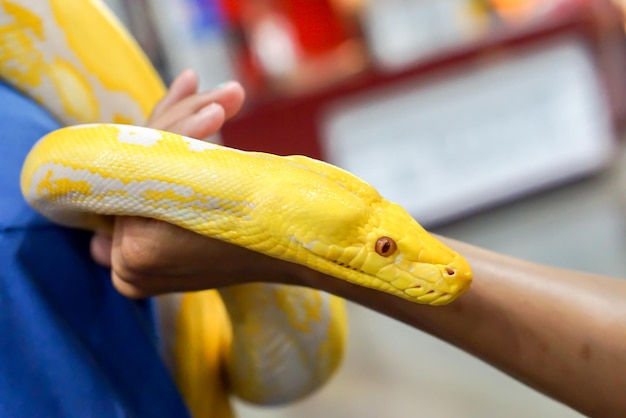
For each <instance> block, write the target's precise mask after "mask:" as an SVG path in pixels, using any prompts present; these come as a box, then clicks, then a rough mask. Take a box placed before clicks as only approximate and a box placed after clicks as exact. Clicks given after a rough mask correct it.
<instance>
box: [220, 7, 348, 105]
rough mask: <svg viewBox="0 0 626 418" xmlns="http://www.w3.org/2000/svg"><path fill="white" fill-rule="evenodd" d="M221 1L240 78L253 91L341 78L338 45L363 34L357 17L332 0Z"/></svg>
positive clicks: (291, 88)
mask: <svg viewBox="0 0 626 418" xmlns="http://www.w3.org/2000/svg"><path fill="white" fill-rule="evenodd" d="M221 3H222V8H223V10H224V12H225V16H226V18H227V21H228V22H229V26H230V32H231V47H232V49H233V51H234V55H235V59H234V63H235V66H236V67H237V68H238V73H239V74H238V78H239V79H240V81H241V82H242V83H243V84H244V85H245V87H246V88H247V90H248V92H249V95H250V96H253V97H254V96H260V95H268V94H272V93H274V92H276V91H281V93H290V92H292V91H300V90H303V89H304V90H306V89H310V88H312V87H313V88H314V87H315V86H316V85H323V84H325V83H326V79H332V80H333V81H334V79H336V78H341V74H342V72H343V71H344V70H343V69H342V68H341V60H338V59H336V58H335V56H336V55H337V51H338V50H340V49H341V48H342V47H343V46H344V45H345V44H347V43H349V42H350V41H351V40H353V39H354V38H355V37H358V36H359V34H358V30H355V28H356V25H355V24H354V19H351V18H350V17H348V16H345V15H344V13H342V12H341V11H340V10H338V9H337V8H336V7H335V6H334V5H333V2H332V1H330V0H316V1H310V0H245V1H235V0H221ZM335 67H336V68H335ZM311 73H312V74H314V75H313V76H310V74H311ZM337 74H338V75H339V77H337Z"/></svg>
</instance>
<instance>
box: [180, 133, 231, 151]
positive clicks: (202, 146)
mask: <svg viewBox="0 0 626 418" xmlns="http://www.w3.org/2000/svg"><path fill="white" fill-rule="evenodd" d="M182 139H183V141H185V143H187V146H188V147H189V151H195V152H202V151H209V150H214V149H221V147H220V146H219V145H215V144H212V143H210V142H205V141H201V140H199V139H193V138H188V137H186V136H184V137H182Z"/></svg>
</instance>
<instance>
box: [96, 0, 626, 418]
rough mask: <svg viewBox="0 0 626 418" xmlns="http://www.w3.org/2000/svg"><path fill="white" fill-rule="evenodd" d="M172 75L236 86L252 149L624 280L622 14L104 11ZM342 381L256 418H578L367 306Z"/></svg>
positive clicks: (530, 4)
mask: <svg viewBox="0 0 626 418" xmlns="http://www.w3.org/2000/svg"><path fill="white" fill-rule="evenodd" d="M108 3H109V4H110V5H111V6H112V7H113V9H114V10H115V11H116V12H117V14H118V15H119V16H120V17H122V20H123V21H124V22H125V23H126V24H127V25H128V26H129V27H130V29H131V30H132V32H133V33H134V34H135V36H136V37H137V39H138V40H139V42H140V43H141V44H142V46H143V47H144V49H145V50H146V51H147V53H148V54H149V56H150V58H151V59H152V61H153V62H154V63H155V64H156V66H157V67H158V68H159V70H160V71H161V73H162V75H163V77H164V78H165V79H166V80H171V79H172V77H173V76H174V75H175V74H177V73H178V72H179V71H180V70H182V69H184V68H188V67H191V68H194V69H195V70H196V71H198V72H199V74H200V77H201V83H202V86H203V87H204V88H210V87H211V86H214V85H216V84H218V83H220V82H223V81H225V80H228V79H237V80H239V81H241V82H242V84H244V86H245V87H246V89H247V91H248V101H247V105H246V107H245V109H244V110H243V112H242V114H241V115H240V116H239V117H237V118H236V119H235V120H233V121H232V122H230V123H229V124H228V125H227V126H226V128H225V129H224V131H223V132H222V133H221V135H220V137H219V138H217V139H219V140H221V141H222V142H223V143H225V144H227V145H231V146H235V147H239V148H243V149H254V150H263V151H270V152H274V153H278V154H293V153H298V154H306V155H310V156H312V157H316V158H322V159H324V160H327V161H330V162H332V163H334V164H337V165H339V166H341V167H344V168H346V169H348V170H350V171H352V172H354V173H355V174H357V175H359V176H361V177H362V178H364V179H366V180H368V181H369V182H371V183H372V184H373V185H374V186H376V187H377V188H378V189H379V190H380V191H381V192H382V194H383V195H385V196H386V197H388V198H390V199H391V200H395V201H397V202H399V203H401V204H403V205H404V206H405V207H406V208H407V209H408V210H409V211H410V212H411V213H412V214H413V215H414V216H415V217H416V218H417V219H418V220H420V222H422V223H423V224H424V225H425V226H426V227H427V228H429V229H431V230H433V231H434V232H437V233H439V234H443V235H447V236H450V237H453V238H456V239H460V240H463V241H467V242H470V243H473V244H476V245H479V246H483V247H486V248H489V249H492V250H495V251H498V252H501V253H506V254H510V255H513V256H517V257H521V258H524V259H528V260H533V261H537V262H541V263H547V264H551V265H555V266H560V267H566V268H571V269H577V270H584V271H588V272H594V273H600V274H607V275H611V276H617V277H626V258H625V255H626V227H625V224H624V220H625V219H626V209H625V206H624V199H623V196H624V191H625V190H626V177H625V176H624V174H623V173H624V167H625V166H626V158H624V156H625V154H624V144H623V141H622V136H623V133H624V129H623V128H624V121H625V120H626V118H625V117H626V96H625V92H626V58H625V57H626V55H625V54H626V42H625V39H624V19H623V15H622V3H626V2H623V1H610V0H541V1H540V0H315V1H312V0H241V1H236V0H132V1H131V0H126V1H124V0H109V1H108ZM349 310H350V319H351V329H350V339H349V350H348V355H347V358H346V361H345V365H344V367H343V368H342V369H341V371H340V373H339V374H338V376H337V377H336V378H335V379H334V380H333V381H332V382H331V383H330V384H329V385H328V386H326V387H325V388H324V389H323V390H321V391H320V392H318V393H316V394H314V395H313V396H311V397H309V398H308V399H306V400H304V401H302V402H299V403H297V404H294V405H291V406H289V407H286V408H272V409H258V408H255V407H250V406H248V405H242V404H238V405H237V408H238V411H239V412H240V414H241V417H244V418H255V417H284V418H286V417H299V418H302V417H352V416H355V417H365V418H367V417H372V418H374V417H387V418H395V417H397V418H400V417H413V416H421V417H430V418H470V417H473V418H475V417H494V418H495V417H550V418H554V417H578V416H580V415H579V414H577V413H575V412H573V411H572V410H570V409H568V408H566V407H564V406H562V405H560V404H558V403H556V402H554V401H552V400H550V399H547V398H545V397H543V396H542V395H539V394H538V393H536V392H534V391H532V390H530V389H528V388H527V387H525V386H524V385H522V384H520V383H518V382H516V381H513V380H512V379H509V378H508V377H506V376H505V375H504V374H502V373H500V372H498V371H496V370H494V369H493V368H491V367H489V366H487V365H485V364H483V363H481V362H480V361H478V360H476V359H474V358H472V357H471V356H469V355H466V354H465V353H463V352H460V351H459V350H456V349H455V348H453V347H451V346H449V345H447V344H444V343H442V342H440V341H437V340H435V339H433V338H430V337H429V336H427V335H425V334H423V333H420V332H418V331H415V330H413V329H410V328H408V327H406V326H404V325H402V324H400V323H398V322H395V321H393V320H390V319H388V318H385V317H382V316H381V315H378V314H376V313H373V312H370V311H368V310H366V309H364V308H362V307H359V306H356V305H352V304H350V305H349Z"/></svg>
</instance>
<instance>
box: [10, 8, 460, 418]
mask: <svg viewBox="0 0 626 418" xmlns="http://www.w3.org/2000/svg"><path fill="white" fill-rule="evenodd" d="M0 78H2V79H4V80H6V81H8V82H9V83H11V84H13V85H14V86H15V87H16V88H18V89H20V90H21V91H23V92H25V93H26V94H28V95H30V96H31V97H32V98H34V99H35V100H37V101H38V102H40V103H41V104H42V105H44V106H45V107H46V108H47V109H49V110H50V111H51V112H52V113H53V114H54V115H55V116H56V117H57V118H58V119H59V121H61V122H62V123H63V124H65V125H68V127H66V128H63V129H60V130H58V131H55V132H52V133H50V134H49V135H47V136H46V137H45V138H43V139H42V140H41V141H39V142H38V143H37V144H36V146H35V147H34V148H33V150H32V151H31V153H30V154H29V156H28V158H27V160H26V161H25V163H24V167H23V172H22V190H23V194H24V196H25V198H26V200H27V201H28V202H29V203H30V204H31V205H32V206H33V207H34V208H35V209H36V210H38V211H39V212H41V213H42V214H43V215H44V216H46V217H48V218H49V219H51V220H52V221H54V222H57V223H60V224H64V225H68V226H71V227H79V228H88V229H94V228H95V227H96V226H97V225H98V224H99V223H101V222H102V217H103V216H105V215H115V216H143V217H149V218H154V219H159V220H163V221H166V222H170V223H173V224H175V225H178V226H181V227H183V228H186V229H189V230H191V231H194V232H196V233H198V234H201V235H204V236H207V237H210V238H215V239H219V240H223V241H226V242H230V243H232V244H236V245H239V246H242V247H245V248H248V249H251V250H254V251H258V252H261V253H263V254H266V255H269V256H272V257H276V258H279V259H283V260H287V261H289V262H294V263H299V264H302V265H305V266H308V267H310V268H312V269H314V270H317V271H320V272H323V273H326V274H328V275H330V276H334V277H335V278H337V279H342V280H347V281H349V282H351V283H354V284H358V285H361V286H366V287H369V288H372V289H377V290H380V291H383V292H388V293H391V294H394V295H396V296H399V297H401V298H404V299H408V300H411V301H414V302H416V303H425V304H432V305H441V304H446V303H450V302H452V301H453V300H454V299H456V298H457V297H458V296H459V295H461V294H462V293H463V292H464V291H465V290H466V289H467V288H468V287H469V284H470V282H471V279H472V275H471V269H470V267H469V265H468V264H467V262H466V261H465V260H464V259H463V257H461V256H460V255H459V254H457V253H456V252H454V251H453V250H451V249H449V248H447V247H446V246H444V245H443V244H442V243H441V242H439V241H438V240H437V239H435V238H434V237H433V236H431V235H430V234H428V233H427V232H426V231H425V230H424V229H423V228H422V227H421V226H420V225H419V224H418V223H417V222H416V221H415V220H413V219H412V217H411V216H410V215H409V214H408V213H407V212H406V211H404V210H403V209H402V208H401V207H400V206H398V205H396V204H394V203H391V202H388V201H387V200H385V199H384V198H382V197H381V196H380V195H379V194H378V193H377V192H376V191H375V190H374V189H373V188H372V187H371V186H369V185H368V184H366V183H364V182H363V181H361V180H360V179H358V178H356V177H354V176H352V175H351V174H349V173H347V172H345V171H343V170H340V169H338V168H336V167H333V166H331V165H328V164H325V163H322V162H319V161H315V160H312V159H309V158H306V157H301V156H291V157H278V156H274V155H270V154H264V153H250V152H243V151H239V150H234V149H229V148H225V147H221V146H218V145H214V144H209V143H206V142H202V141H199V140H195V139H191V138H185V137H182V136H179V135H175V134H172V133H167V132H161V131H155V130H151V129H147V128H140V127H138V126H135V125H142V124H143V123H144V122H145V120H146V118H147V115H148V114H149V112H150V111H151V109H152V108H153V106H154V105H155V104H156V103H157V101H158V100H159V99H160V98H161V97H162V96H163V94H164V92H165V89H164V87H163V84H162V82H161V81H160V79H159V77H158V76H157V74H156V72H155V71H154V69H153V68H152V66H151V65H150V63H149V62H148V60H147V59H146V58H145V56H144V55H143V53H142V52H141V51H140V49H139V48H138V46H137V45H136V44H135V42H134V40H133V39H132V38H131V37H130V36H129V35H128V34H127V33H126V32H125V31H124V29H123V28H122V27H121V26H120V24H119V23H118V22H117V21H116V20H115V18H114V17H113V16H112V15H111V14H110V12H108V10H107V9H106V8H105V7H104V6H103V5H102V4H100V3H99V1H97V0H39V1H37V0H24V1H18V0H15V1H7V0H0ZM87 123H91V125H78V126H76V125H77V124H87ZM93 123H97V124H93ZM259 279H262V278H259ZM180 303H181V304H180V309H179V310H178V311H177V313H176V315H177V316H176V318H174V322H175V327H174V329H175V334H176V335H175V339H174V348H173V351H174V364H173V366H172V367H173V368H174V372H175V375H176V378H177V383H178V385H179V387H180V389H181V392H182V394H183V395H184V397H185V399H186V401H187V403H188V404H189V406H190V408H191V410H192V412H193V414H194V416H196V417H205V416H206V417H209V416H211V417H229V416H232V414H233V412H232V408H231V406H230V402H229V395H230V394H235V395H237V396H240V397H241V398H243V399H245V400H248V401H250V402H255V403H261V404H276V403H282V402H288V401H291V400H294V399H297V398H300V397H302V396H304V395H306V394H308V393H310V392H312V391H313V390H315V389H316V388H318V387H320V386H321V385H322V384H323V383H324V382H325V381H327V379H328V378H329V377H330V376H331V375H332V373H333V371H334V370H335V369H336V368H337V367H338V365H339V363H340V360H341V357H342V353H343V349H344V343H345V338H346V336H345V334H346V324H345V314H344V308H343V303H342V301H341V300H340V299H338V298H336V297H333V296H330V295H328V294H325V293H323V292H319V291H316V290H312V289H305V288H298V287H290V286H281V285H269V284H249V285H242V286H238V287H233V288H229V289H223V290H220V291H219V292H218V291H204V292H196V293H188V294H185V295H183V296H182V300H181V302H180ZM224 375H226V376H227V378H226V379H225V380H226V382H224V379H223V378H222V377H223V376H224Z"/></svg>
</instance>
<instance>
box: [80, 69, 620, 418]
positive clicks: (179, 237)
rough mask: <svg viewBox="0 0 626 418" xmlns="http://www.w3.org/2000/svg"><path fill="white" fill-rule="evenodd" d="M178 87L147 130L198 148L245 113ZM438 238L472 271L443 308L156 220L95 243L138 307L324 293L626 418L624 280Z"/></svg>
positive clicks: (135, 221) (239, 96)
mask: <svg viewBox="0 0 626 418" xmlns="http://www.w3.org/2000/svg"><path fill="white" fill-rule="evenodd" d="M185 77H188V78H187V79H185ZM181 78H182V80H183V81H180V80H181ZM185 80H186V81H185ZM177 81H178V83H179V84H178V86H177V85H176V83H174V85H173V86H172V87H171V88H170V92H169V93H168V96H167V97H166V98H165V99H164V100H163V102H162V104H161V105H160V107H157V109H156V110H155V116H154V117H153V118H152V119H151V121H150V123H149V125H150V124H151V125H150V126H153V127H160V128H161V129H168V130H172V131H177V132H178V133H182V134H185V135H190V136H195V137H200V138H202V137H204V136H207V135H210V134H212V133H214V132H215V131H217V130H218V129H219V127H220V126H221V124H222V123H224V121H225V120H226V119H228V117H230V116H232V115H233V114H234V113H236V111H237V110H238V109H239V107H240V106H241V103H242V102H243V90H241V87H240V86H238V85H236V84H231V85H230V86H229V87H228V86H227V88H226V89H225V90H222V91H221V92H215V91H213V92H212V93H211V92H209V93H208V94H205V95H204V96H203V98H202V99H198V98H197V96H198V95H202V94H204V93H196V89H197V82H196V84H195V85H194V77H193V76H192V75H191V76H190V75H187V76H184V75H181V77H179V79H178V80H177ZM218 90H219V89H218ZM211 94H212V96H211ZM209 102H217V103H219V104H220V106H219V107H221V111H220V110H219V109H214V113H213V114H212V116H211V117H207V114H208V115H211V112H208V113H207V112H205V113H204V116H198V115H199V114H200V113H201V112H200V109H203V108H205V107H206V106H210V103H209ZM163 103H165V104H163ZM181 103H182V104H181ZM159 112H160V113H159ZM203 118H204V119H203ZM206 119H209V120H208V121H207V120H206ZM207 126H208V128H207ZM202 129H204V131H202ZM439 238H440V239H441V240H442V241H444V242H445V243H446V244H448V245H449V246H450V247H452V248H453V249H455V250H456V251H458V252H460V253H461V254H463V256H464V257H465V258H466V259H467V260H468V261H469V262H470V264H471V265H472V269H473V271H474V281H473V283H472V286H471V288H470V289H469V290H468V291H467V293H466V294H464V295H463V296H461V297H460V298H459V299H458V300H457V301H455V302H454V303H452V304H451V305H448V306H443V307H432V306H424V305H418V304H415V303H412V302H409V301H405V300H402V299H400V298H397V297H395V296H392V295H389V294H386V293H382V292H377V291H374V290H370V289H367V288H364V287H360V286H356V285H353V284H350V283H348V282H345V281H342V280H339V279H335V278H332V277H329V276H326V275H323V274H321V273H318V272H315V271H313V270H310V269H308V268H306V267H303V266H299V265H295V264H291V263H287V262H283V261H279V260H276V259H273V258H270V257H267V256H264V255H261V254H258V253H255V252H252V251H249V250H246V249H243V248H239V247H235V246H233V245H230V244H226V243H222V242H219V241H216V240H211V239H208V238H204V237H201V236H200V235H196V234H194V233H191V232H189V231H185V230H182V229H180V228H177V227H175V226H172V225H169V224H165V223H162V222H158V221H154V220H149V219H141V218H118V219H117V220H116V222H115V227H114V230H113V233H112V236H107V234H97V235H96V237H95V238H94V240H93V243H92V254H93V256H94V259H96V261H98V262H99V263H101V264H103V265H106V266H110V267H111V269H112V280H113V283H114V285H115V286H116V288H117V289H118V290H119V291H120V292H121V293H122V294H124V295H126V296H128V297H131V298H143V297H149V296H154V295H158V294H164V293H170V292H183V291H193V290H201V289H207V288H216V287H222V286H227V285H236V284H241V283H246V282H249V281H250V280H253V279H254V278H258V277H263V278H264V280H267V281H274V282H281V283H289V284H295V285H302V286H310V287H314V288H318V289H321V290H325V291H328V292H331V293H334V294H336V295H339V296H341V297H344V298H346V299H348V300H352V301H354V302H356V303H359V304H361V305H363V306H366V307H368V308H371V309H373V310H375V311H378V312H380V313H381V314H384V315H387V316H389V317H392V318H395V319H397V320H399V321H402V322H404V323H406V324H408V325H410V326H412V327H414V328H416V329H419V330H422V331H425V332H427V333H430V334H431V335H433V336H436V337H438V338H440V339H442V340H444V341H447V342H448V343H450V344H452V345H455V346H457V347H459V348H461V349H463V350H465V351H466V352H468V353H471V354H473V355H475V356H477V357H479V358H481V359H483V360H484V361H485V362H487V363H489V364H491V365H492V366H494V367H497V368H499V369H500V370H502V371H504V372H506V373H507V374H509V375H511V376H512V377H514V378H516V379H518V380H519V381H521V382H523V383H525V384H527V385H529V386H531V387H533V388H535V389H536V390H538V391H540V392H542V393H544V394H545V395H547V396H550V397H552V398H554V399H556V400H558V401H560V402H562V403H564V404H566V405H568V406H570V407H571V408H573V409H576V410H578V411H580V412H581V413H583V414H586V415H589V416H593V417H622V416H624V411H626V396H624V394H623V390H624V388H626V280H620V279H615V278H609V277H603V276H598V275H591V274H587V273H580V272H576V271H568V270H563V269H556V268H552V267H549V266H544V265H538V264H534V263H530V262H528V261H524V260H520V259H515V258H511V257H508V256H503V255H500V254H497V253H494V252H491V251H487V250H484V249H481V248H478V247H475V246H472V245H469V244H466V243H462V242H458V241H453V240H450V239H448V238H445V237H439Z"/></svg>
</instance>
